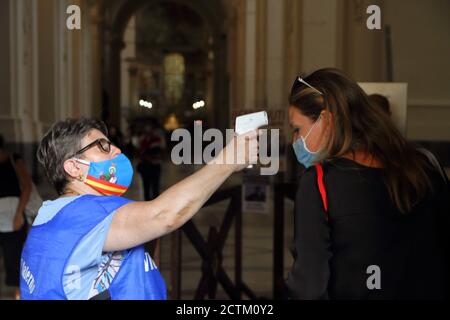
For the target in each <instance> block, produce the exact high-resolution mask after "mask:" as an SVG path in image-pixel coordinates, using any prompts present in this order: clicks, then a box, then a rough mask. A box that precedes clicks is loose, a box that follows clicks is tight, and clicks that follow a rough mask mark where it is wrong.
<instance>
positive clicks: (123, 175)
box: [75, 153, 133, 196]
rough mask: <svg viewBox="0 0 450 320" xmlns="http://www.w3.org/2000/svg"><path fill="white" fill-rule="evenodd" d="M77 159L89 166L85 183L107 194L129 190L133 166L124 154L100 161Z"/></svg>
mask: <svg viewBox="0 0 450 320" xmlns="http://www.w3.org/2000/svg"><path fill="white" fill-rule="evenodd" d="M75 160H76V161H78V162H80V163H83V164H86V165H88V166H89V171H88V174H87V176H86V178H85V179H84V183H85V184H87V185H88V186H90V187H91V188H93V189H95V190H97V191H98V192H100V193H101V194H103V195H106V196H111V195H115V196H121V195H123V194H124V193H125V191H127V190H128V188H129V187H130V185H131V181H132V180H133V166H132V165H131V162H130V160H129V159H128V158H127V157H126V156H125V155H124V154H123V153H121V154H119V155H118V156H117V157H115V158H113V159H110V160H104V161H99V162H88V161H85V160H81V159H75Z"/></svg>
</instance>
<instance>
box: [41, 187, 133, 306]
mask: <svg viewBox="0 0 450 320" xmlns="http://www.w3.org/2000/svg"><path fill="white" fill-rule="evenodd" d="M78 197H80V196H76V197H66V198H59V199H56V200H53V201H45V202H44V203H43V205H42V207H41V208H40V209H39V213H38V215H37V217H36V220H35V221H34V223H33V226H38V225H41V224H44V223H46V222H48V221H50V220H51V219H53V217H54V216H55V215H56V214H57V213H58V212H59V211H60V210H61V209H62V208H63V207H64V206H66V205H67V204H69V203H70V202H72V201H74V200H75V199H77V198H78ZM114 214H115V211H114V212H112V213H111V214H110V215H109V216H108V217H107V218H105V219H104V220H103V221H102V222H101V223H99V224H98V225H97V226H96V227H94V229H92V230H91V231H90V232H89V233H88V234H87V235H86V236H84V237H83V239H82V240H81V241H80V243H79V244H78V245H77V246H76V248H75V249H74V251H73V253H72V255H71V257H70V258H69V261H68V262H67V265H66V267H65V270H64V276H63V287H64V292H65V293H66V295H67V299H69V300H86V299H90V298H91V297H93V296H95V295H97V294H99V293H101V292H103V291H104V290H106V289H108V288H109V286H110V284H111V282H112V281H113V279H114V276H115V275H116V274H117V272H118V270H119V268H120V265H121V263H122V261H123V257H124V256H125V253H126V251H120V252H107V253H104V252H103V246H104V243H105V240H106V236H107V234H108V230H109V227H110V225H111V222H112V219H113V217H114Z"/></svg>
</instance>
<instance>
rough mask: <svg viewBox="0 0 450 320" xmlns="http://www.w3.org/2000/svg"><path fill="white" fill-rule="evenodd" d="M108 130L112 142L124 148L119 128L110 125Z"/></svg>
mask: <svg viewBox="0 0 450 320" xmlns="http://www.w3.org/2000/svg"><path fill="white" fill-rule="evenodd" d="M108 132H109V139H110V140H111V142H112V143H114V145H115V146H117V147H118V148H119V149H123V148H124V141H123V135H122V132H121V131H120V129H119V128H117V127H116V126H114V125H112V126H110V127H109V129H108Z"/></svg>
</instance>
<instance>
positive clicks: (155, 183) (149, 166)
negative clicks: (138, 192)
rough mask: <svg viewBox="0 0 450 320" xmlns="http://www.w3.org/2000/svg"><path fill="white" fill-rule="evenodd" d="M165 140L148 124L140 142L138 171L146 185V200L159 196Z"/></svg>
mask: <svg viewBox="0 0 450 320" xmlns="http://www.w3.org/2000/svg"><path fill="white" fill-rule="evenodd" d="M163 148H164V138H163V137H161V135H160V134H158V132H157V131H156V128H155V127H154V125H153V124H148V125H146V127H145V131H144V133H143V134H142V136H141V139H140V141H139V159H140V162H139V164H138V171H139V173H140V174H141V177H142V182H143V185H144V199H145V200H146V201H148V200H152V199H154V198H156V197H157V196H159V188H160V179H161V163H162V153H163Z"/></svg>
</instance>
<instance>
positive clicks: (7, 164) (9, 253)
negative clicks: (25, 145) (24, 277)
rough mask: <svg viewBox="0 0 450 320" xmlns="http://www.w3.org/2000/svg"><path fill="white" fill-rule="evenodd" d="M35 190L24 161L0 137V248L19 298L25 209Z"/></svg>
mask: <svg viewBox="0 0 450 320" xmlns="http://www.w3.org/2000/svg"><path fill="white" fill-rule="evenodd" d="M31 188H32V182H31V177H30V175H29V174H28V170H27V168H26V166H25V163H24V161H23V159H22V158H21V157H20V155H18V154H15V153H13V154H10V153H9V152H7V151H6V149H5V140H4V138H3V136H1V135H0V248H1V250H2V255H3V262H4V268H5V271H6V277H5V279H6V285H7V286H10V287H14V288H15V298H16V299H19V297H20V292H19V278H20V277H19V270H20V255H21V253H22V247H23V244H24V242H25V239H26V234H27V220H26V218H25V208H26V205H27V203H28V200H29V198H30V194H31Z"/></svg>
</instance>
